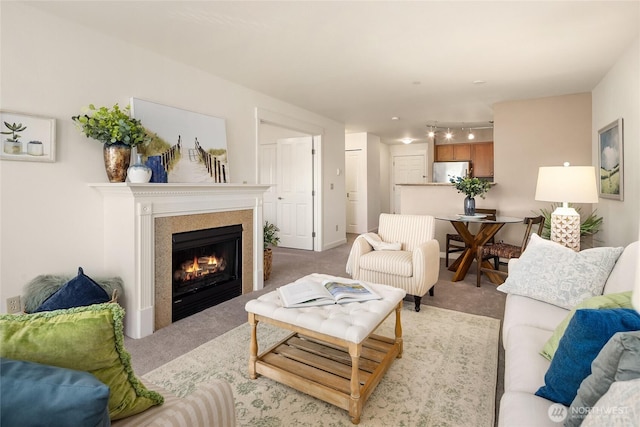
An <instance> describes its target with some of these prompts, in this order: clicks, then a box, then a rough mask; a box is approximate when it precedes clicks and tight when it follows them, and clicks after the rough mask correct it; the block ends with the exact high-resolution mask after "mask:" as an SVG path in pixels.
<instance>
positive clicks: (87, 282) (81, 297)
mask: <svg viewBox="0 0 640 427" xmlns="http://www.w3.org/2000/svg"><path fill="white" fill-rule="evenodd" d="M109 301H111V298H110V297H109V295H108V294H107V292H106V291H105V290H104V289H102V287H101V286H100V285H98V284H97V283H96V282H95V281H94V280H93V279H92V278H91V277H89V276H86V275H85V274H84V271H82V267H78V275H77V276H76V277H74V278H73V279H71V280H69V281H68V282H67V283H65V284H64V286H62V287H61V288H60V289H58V290H57V291H56V292H55V293H53V294H52V295H51V296H50V297H49V298H47V299H46V300H44V302H43V303H42V304H41V305H40V307H38V308H37V309H36V310H35V311H34V313H37V312H39V311H52V310H60V309H64V308H72V307H83V306H87V305H92V304H101V303H104V302H109Z"/></svg>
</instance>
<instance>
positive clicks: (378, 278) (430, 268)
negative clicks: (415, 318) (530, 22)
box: [347, 214, 440, 311]
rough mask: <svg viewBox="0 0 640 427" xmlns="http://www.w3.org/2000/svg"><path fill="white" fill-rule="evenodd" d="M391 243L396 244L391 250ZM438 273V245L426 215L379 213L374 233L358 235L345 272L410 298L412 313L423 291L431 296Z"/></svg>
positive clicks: (429, 219) (418, 304)
mask: <svg viewBox="0 0 640 427" xmlns="http://www.w3.org/2000/svg"><path fill="white" fill-rule="evenodd" d="M393 243H400V245H398V246H399V247H396V248H393ZM390 249H399V250H390ZM439 272H440V244H439V243H438V241H437V240H436V239H435V218H434V217H433V216H430V215H392V214H381V215H380V223H379V226H378V233H377V234H374V233H366V234H362V235H360V236H358V237H357V238H356V240H355V241H354V242H353V246H352V247H351V252H350V253H349V260H348V261H347V273H348V274H350V275H351V277H352V278H353V279H356V280H363V281H365V282H372V283H382V284H385V285H389V286H394V287H396V288H400V289H404V290H405V291H406V292H407V294H409V295H413V297H414V302H415V309H416V311H420V301H421V300H422V296H424V295H425V294H426V293H427V291H429V295H431V296H433V287H434V285H435V284H436V282H437V281H438V275H439Z"/></svg>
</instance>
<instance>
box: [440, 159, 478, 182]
mask: <svg viewBox="0 0 640 427" xmlns="http://www.w3.org/2000/svg"><path fill="white" fill-rule="evenodd" d="M470 170H471V162H433V182H449V179H451V178H455V177H458V176H462V177H465V176H467V175H468V174H469V171H470Z"/></svg>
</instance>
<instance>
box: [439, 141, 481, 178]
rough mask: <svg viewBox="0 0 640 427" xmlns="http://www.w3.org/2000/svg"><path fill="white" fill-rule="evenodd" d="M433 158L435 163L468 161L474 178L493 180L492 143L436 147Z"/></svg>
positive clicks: (441, 145)
mask: <svg viewBox="0 0 640 427" xmlns="http://www.w3.org/2000/svg"><path fill="white" fill-rule="evenodd" d="M434 157H435V161H436V162H457V161H467V160H470V161H471V169H472V175H473V176H474V177H481V178H492V179H493V142H476V143H471V144H440V145H436V146H435V153H434Z"/></svg>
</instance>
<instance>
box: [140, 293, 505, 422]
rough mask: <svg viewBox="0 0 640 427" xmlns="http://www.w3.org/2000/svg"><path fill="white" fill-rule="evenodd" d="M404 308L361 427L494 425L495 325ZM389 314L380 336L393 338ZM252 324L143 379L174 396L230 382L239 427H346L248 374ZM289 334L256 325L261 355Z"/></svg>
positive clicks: (334, 414)
mask: <svg viewBox="0 0 640 427" xmlns="http://www.w3.org/2000/svg"><path fill="white" fill-rule="evenodd" d="M412 307H413V303H410V302H406V303H405V305H404V309H403V311H402V325H403V338H404V354H403V357H402V358H401V359H397V360H396V361H395V362H394V363H393V365H392V366H391V368H390V369H389V371H388V372H387V374H386V375H385V376H384V378H383V379H382V381H381V382H380V384H379V385H378V387H377V388H376V390H375V391H374V392H373V394H372V395H371V397H370V398H369V400H368V401H367V402H366V404H365V406H364V409H363V413H362V418H361V422H360V425H361V426H406V427H412V426H465V427H468V426H483V427H491V426H493V425H494V406H495V390H496V377H497V365H498V337H499V329H500V321H499V320H497V319H492V318H489V317H484V316H477V315H472V314H467V313H462V312H457V311H452V310H446V309H441V308H437V307H429V306H423V308H422V311H420V312H419V313H416V312H415V311H413V310H412ZM394 318H395V316H391V317H390V318H389V319H387V321H385V323H383V324H382V325H381V326H380V329H379V330H378V333H381V334H383V335H387V336H393V319H394ZM249 333H250V332H249V326H248V324H244V325H241V326H239V327H237V328H235V329H233V330H231V331H229V332H227V333H226V334H224V335H221V336H219V337H217V338H215V339H214V340H212V341H209V342H208V343H205V344H203V345H201V346H200V347H198V348H196V349H195V350H192V351H191V352H189V353H187V354H185V355H183V356H180V357H178V358H177V359H175V360H172V361H171V362H169V363H167V364H165V365H163V366H161V367H159V368H157V369H155V370H153V371H151V372H149V373H148V374H146V375H144V376H143V378H144V380H145V381H150V382H152V383H155V384H158V385H160V386H162V387H164V388H166V389H168V390H170V391H172V392H173V393H175V394H177V395H178V396H186V395H188V394H190V393H191V392H192V391H194V390H195V389H196V388H197V386H198V384H199V383H201V382H203V381H207V380H208V379H209V378H222V379H225V380H227V381H228V382H229V383H231V386H232V388H233V390H234V398H235V401H236V413H237V416H238V421H239V425H242V426H262V427H267V426H289V425H301V426H351V425H352V424H351V422H350V418H349V414H348V413H347V411H344V410H342V409H339V408H337V407H334V406H332V405H329V404H327V403H324V402H322V401H320V400H318V399H315V398H313V397H310V396H308V395H306V394H303V393H300V392H298V391H296V390H293V389H291V388H289V387H287V386H284V385H281V384H279V383H277V382H275V381H273V380H271V379H268V378H265V377H258V379H256V380H251V379H249V376H248V363H249V362H248V354H249ZM288 333H289V332H288V331H284V330H281V329H278V328H275V327H272V326H269V325H266V324H260V325H259V326H258V343H259V345H260V350H259V351H262V349H264V348H267V346H269V345H271V344H273V343H275V342H277V341H278V340H280V339H282V338H283V337H284V336H285V335H287V334H288Z"/></svg>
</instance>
